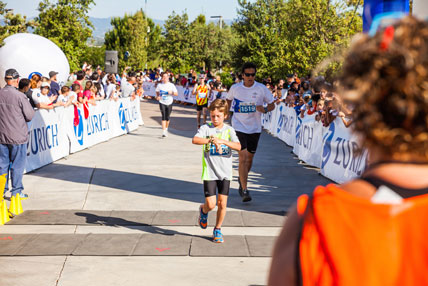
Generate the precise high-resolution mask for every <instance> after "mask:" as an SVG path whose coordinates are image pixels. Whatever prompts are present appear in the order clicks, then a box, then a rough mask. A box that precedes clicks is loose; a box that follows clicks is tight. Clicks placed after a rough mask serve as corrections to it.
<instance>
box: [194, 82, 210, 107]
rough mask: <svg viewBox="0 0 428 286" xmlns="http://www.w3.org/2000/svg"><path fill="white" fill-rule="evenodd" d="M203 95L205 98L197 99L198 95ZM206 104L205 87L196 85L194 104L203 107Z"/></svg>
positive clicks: (206, 88)
mask: <svg viewBox="0 0 428 286" xmlns="http://www.w3.org/2000/svg"><path fill="white" fill-rule="evenodd" d="M200 93H201V94H205V97H199V94H200ZM207 103H208V87H207V86H206V85H204V86H202V85H198V87H197V88H196V104H197V105H205V104H207Z"/></svg>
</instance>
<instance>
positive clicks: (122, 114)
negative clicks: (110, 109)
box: [119, 103, 126, 130]
mask: <svg viewBox="0 0 428 286" xmlns="http://www.w3.org/2000/svg"><path fill="white" fill-rule="evenodd" d="M119 121H120V128H122V130H126V118H125V110H124V109H123V104H122V103H120V106H119Z"/></svg>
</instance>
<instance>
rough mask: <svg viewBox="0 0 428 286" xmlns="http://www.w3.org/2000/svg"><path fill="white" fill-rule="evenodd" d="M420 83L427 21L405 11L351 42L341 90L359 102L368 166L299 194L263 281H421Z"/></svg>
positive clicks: (427, 65)
mask: <svg viewBox="0 0 428 286" xmlns="http://www.w3.org/2000/svg"><path fill="white" fill-rule="evenodd" d="M403 83H405V84H403ZM427 83H428V23H427V22H423V21H419V20H416V19H415V18H413V17H406V18H403V19H402V20H400V22H398V23H397V24H395V25H393V26H388V27H386V28H385V29H382V30H380V31H378V33H377V34H376V35H375V36H374V37H369V36H368V35H364V36H360V37H358V38H356V39H355V40H354V42H353V44H352V46H351V48H350V50H349V52H348V55H347V56H346V58H345V62H344V66H343V71H342V77H341V89H342V90H341V92H340V94H342V95H343V96H344V99H345V100H346V101H348V102H350V103H358V104H355V106H354V109H353V113H352V115H353V124H352V129H353V132H354V134H355V135H357V136H359V138H360V140H361V143H363V147H365V148H367V149H368V151H369V154H370V164H369V166H368V168H367V169H366V171H365V172H364V173H363V174H362V176H361V177H360V178H358V179H355V180H352V181H350V182H348V183H345V184H343V185H340V186H338V185H334V184H330V185H328V186H326V187H321V186H319V187H317V188H316V189H315V191H314V192H313V194H312V195H311V196H307V195H302V196H301V197H299V199H298V200H297V204H296V206H294V207H292V208H291V209H290V210H289V212H288V218H287V221H286V223H285V225H284V228H283V231H282V233H281V234H280V236H279V238H278V240H277V242H276V246H275V248H274V254H273V258H272V265H271V270H270V277H269V285H347V286H353V285H369V286H372V285H373V286H374V285H428V275H427V274H426V269H428V242H427V239H426V236H427V231H426V225H427V222H428V176H427V174H428V84H427Z"/></svg>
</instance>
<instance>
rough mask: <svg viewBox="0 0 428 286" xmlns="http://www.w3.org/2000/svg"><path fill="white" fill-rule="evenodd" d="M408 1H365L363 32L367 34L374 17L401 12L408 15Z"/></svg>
mask: <svg viewBox="0 0 428 286" xmlns="http://www.w3.org/2000/svg"><path fill="white" fill-rule="evenodd" d="M409 7H410V6H409V0H365V1H364V12H363V31H364V32H368V31H369V30H370V27H371V26H372V23H373V20H374V19H375V18H376V16H378V15H381V14H385V13H393V12H403V13H406V14H407V13H409Z"/></svg>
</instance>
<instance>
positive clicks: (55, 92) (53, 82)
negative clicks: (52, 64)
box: [48, 71, 60, 96]
mask: <svg viewBox="0 0 428 286" xmlns="http://www.w3.org/2000/svg"><path fill="white" fill-rule="evenodd" d="M57 74H58V73H57V72H56V71H51V72H49V78H50V82H51V89H50V91H49V94H48V96H52V95H59V90H60V87H59V84H58V82H57V79H56V75H57Z"/></svg>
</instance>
